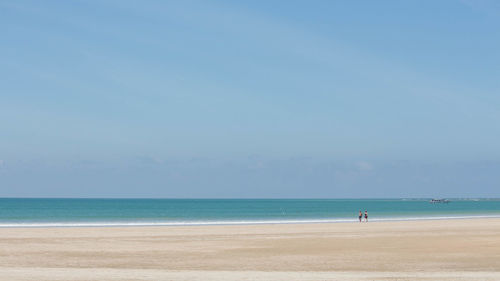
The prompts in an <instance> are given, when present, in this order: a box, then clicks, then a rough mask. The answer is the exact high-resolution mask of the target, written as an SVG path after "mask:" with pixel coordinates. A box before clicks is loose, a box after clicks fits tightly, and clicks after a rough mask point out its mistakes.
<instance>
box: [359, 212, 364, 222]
mask: <svg viewBox="0 0 500 281" xmlns="http://www.w3.org/2000/svg"><path fill="white" fill-rule="evenodd" d="M361 219H363V213H361V210H359V222H361Z"/></svg>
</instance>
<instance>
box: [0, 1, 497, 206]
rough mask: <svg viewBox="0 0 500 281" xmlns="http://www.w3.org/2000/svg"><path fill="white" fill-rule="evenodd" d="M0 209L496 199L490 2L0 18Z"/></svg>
mask: <svg viewBox="0 0 500 281" xmlns="http://www.w3.org/2000/svg"><path fill="white" fill-rule="evenodd" d="M0 35H1V36H0V76H1V77H2V78H1V80H0V197H114V198H121V197H124V198H129V197H146V198H389V197H500V3H499V2H498V1H486V0H477V1H472V0H471V1H465V0H464V1H458V0H457V1H447V0H444V1H318V0H312V1H277V0H271V1H254V0H252V1H128V0H125V1H109V0H103V1H24V0H0Z"/></svg>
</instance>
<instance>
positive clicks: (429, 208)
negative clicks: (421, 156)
mask: <svg viewBox="0 0 500 281" xmlns="http://www.w3.org/2000/svg"><path fill="white" fill-rule="evenodd" d="M429 200H430V199H66V198H65V199H59V198H57V199H56V198H53V199H50V198H43V199H41V198H29V199H28V198H23V199H21V198H0V227H79V226H81V227H85V226H96V227H101V226H102V227H105V226H181V225H234V224H284V223H336V222H357V221H358V213H359V211H362V212H363V213H364V211H365V210H366V211H368V214H369V221H370V222H378V221H394V220H443V219H462V218H500V199H449V200H450V202H449V203H435V204H433V203H430V202H429Z"/></svg>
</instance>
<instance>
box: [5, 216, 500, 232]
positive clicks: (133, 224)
mask: <svg viewBox="0 0 500 281" xmlns="http://www.w3.org/2000/svg"><path fill="white" fill-rule="evenodd" d="M499 218H500V214H498V215H470V216H469V215H459V216H428V217H382V218H370V217H369V220H368V222H369V223H381V222H411V221H446V220H477V219H499ZM344 223H346V224H351V223H354V224H355V223H360V222H359V221H358V220H357V219H348V218H338V219H310V220H308V219H304V220H300V219H299V220H249V221H172V222H147V221H145V222H141V221H132V222H120V221H117V222H43V223H39V222H33V223H1V222H0V229H3V228H73V227H74V228H87V227H97V228H106V227H112V228H116V227H182V226H231V225H248V226H252V225H280V224H283V225H289V224H292V225H294V224H296V225H300V224H306V225H307V224H344ZM362 223H366V222H362Z"/></svg>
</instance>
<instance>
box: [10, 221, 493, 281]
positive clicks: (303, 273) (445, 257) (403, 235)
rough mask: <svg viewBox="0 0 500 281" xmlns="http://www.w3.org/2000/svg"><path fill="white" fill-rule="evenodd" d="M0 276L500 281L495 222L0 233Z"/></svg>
mask: <svg viewBox="0 0 500 281" xmlns="http://www.w3.org/2000/svg"><path fill="white" fill-rule="evenodd" d="M0 279H1V280H500V219H461V220H448V221H444V220H434V221H400V222H376V223H332V224H275V225H238V226H237V225H224V226H223V225H220V226H189V227H102V228H2V229H0Z"/></svg>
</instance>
